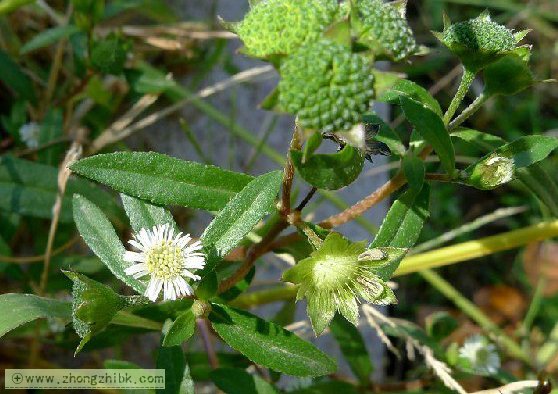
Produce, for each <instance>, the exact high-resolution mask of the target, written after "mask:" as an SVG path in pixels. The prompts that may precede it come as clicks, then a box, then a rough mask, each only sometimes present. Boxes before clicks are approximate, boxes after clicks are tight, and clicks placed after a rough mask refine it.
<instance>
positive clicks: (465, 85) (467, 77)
mask: <svg viewBox="0 0 558 394" xmlns="http://www.w3.org/2000/svg"><path fill="white" fill-rule="evenodd" d="M474 79H475V73H474V72H472V71H469V70H467V69H466V68H463V75H462V77H461V82H460V83H459V87H458V88H457V92H456V93H455V96H453V99H452V100H451V103H450V105H449V107H448V110H447V111H446V113H445V114H444V124H445V125H446V126H447V125H448V124H449V123H450V121H451V119H452V118H453V115H455V112H456V111H457V108H459V105H460V104H461V102H462V101H463V99H464V98H465V95H466V94H467V91H468V90H469V87H470V86H471V84H472V83H473V80H474Z"/></svg>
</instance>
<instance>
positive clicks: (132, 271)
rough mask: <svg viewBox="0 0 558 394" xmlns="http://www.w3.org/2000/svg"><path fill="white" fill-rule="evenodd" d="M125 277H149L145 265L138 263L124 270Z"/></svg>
mask: <svg viewBox="0 0 558 394" xmlns="http://www.w3.org/2000/svg"><path fill="white" fill-rule="evenodd" d="M124 272H125V273H126V274H127V275H130V276H133V277H134V278H135V279H138V278H141V277H142V276H145V275H149V271H148V269H147V265H146V264H145V263H139V264H134V265H131V266H129V267H128V268H126V269H125V270H124Z"/></svg>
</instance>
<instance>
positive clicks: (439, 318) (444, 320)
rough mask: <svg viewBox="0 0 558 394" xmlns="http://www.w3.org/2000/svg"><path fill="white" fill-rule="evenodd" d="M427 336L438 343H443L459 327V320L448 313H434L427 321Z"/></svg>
mask: <svg viewBox="0 0 558 394" xmlns="http://www.w3.org/2000/svg"><path fill="white" fill-rule="evenodd" d="M425 325H426V332H427V334H428V335H429V336H430V337H432V338H434V339H435V340H436V341H442V340H443V339H444V338H446V337H447V336H448V335H450V334H451V333H452V332H453V331H455V330H456V329H457V328H458V327H459V323H458V321H457V319H455V318H454V317H453V316H451V315H450V314H449V313H448V312H446V311H439V312H434V313H432V314H431V315H429V316H428V317H427V318H426V321H425Z"/></svg>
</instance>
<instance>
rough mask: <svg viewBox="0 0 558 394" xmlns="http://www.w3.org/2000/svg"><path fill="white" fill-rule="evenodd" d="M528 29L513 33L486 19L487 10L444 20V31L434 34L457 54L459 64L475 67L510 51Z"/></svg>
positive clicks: (476, 69) (477, 67) (487, 17)
mask: <svg viewBox="0 0 558 394" xmlns="http://www.w3.org/2000/svg"><path fill="white" fill-rule="evenodd" d="M527 33H528V31H521V32H517V33H514V32H513V31H511V30H510V29H508V28H506V27H505V26H502V25H499V24H498V23H496V22H493V21H492V20H491V19H490V15H489V14H488V13H487V12H483V13H482V14H480V15H479V16H478V17H476V18H474V19H470V20H468V21H465V22H459V23H455V24H450V23H449V22H448V21H446V23H445V27H444V31H443V32H441V33H434V35H435V36H436V37H437V38H438V39H439V40H440V41H441V42H442V43H443V44H444V45H445V46H447V47H448V48H449V49H450V51H452V52H453V53H454V54H455V55H456V56H458V57H459V58H460V59H461V61H462V62H463V65H464V66H465V67H466V68H468V69H470V70H472V71H478V70H481V69H482V68H484V67H485V66H487V65H489V64H490V63H493V62H495V61H496V60H498V59H500V58H501V57H502V56H504V55H506V54H508V53H511V52H512V51H513V50H515V49H516V48H517V44H518V43H519V41H521V40H522V39H523V37H525V35H526V34H527Z"/></svg>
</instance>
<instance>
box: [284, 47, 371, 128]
mask: <svg viewBox="0 0 558 394" xmlns="http://www.w3.org/2000/svg"><path fill="white" fill-rule="evenodd" d="M371 69H372V64H371V63H370V61H369V60H368V59H367V58H365V57H363V56H361V55H358V54H353V53H351V51H350V50H349V48H347V47H345V46H343V45H341V44H336V43H333V42H331V41H327V40H322V41H319V42H316V43H312V44H308V45H305V46H303V47H301V48H300V49H299V50H298V51H297V52H295V53H294V54H292V55H291V56H289V57H288V58H286V59H285V61H284V62H283V63H282V64H281V69H280V73H281V81H280V82H279V105H280V106H281V108H283V109H284V110H286V111H287V112H289V113H292V114H295V115H297V116H298V122H299V124H300V125H301V126H302V127H303V128H305V129H309V130H321V131H324V132H334V131H342V130H348V129H350V128H351V127H352V126H353V125H355V124H357V123H359V122H360V121H361V117H362V115H363V114H364V113H365V112H367V111H368V110H369V108H370V105H371V101H372V98H373V97H374V86H373V83H374V76H373V74H372V73H371Z"/></svg>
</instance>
